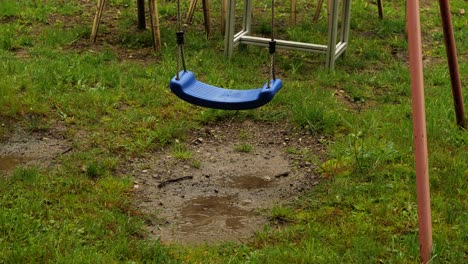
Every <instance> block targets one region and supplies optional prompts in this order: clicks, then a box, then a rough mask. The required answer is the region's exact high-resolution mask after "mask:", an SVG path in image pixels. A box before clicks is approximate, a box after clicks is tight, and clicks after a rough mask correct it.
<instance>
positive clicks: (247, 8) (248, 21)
mask: <svg viewBox="0 0 468 264" xmlns="http://www.w3.org/2000/svg"><path fill="white" fill-rule="evenodd" d="M251 29H252V0H245V5H244V22H243V24H242V30H244V31H247V32H250V31H251Z"/></svg>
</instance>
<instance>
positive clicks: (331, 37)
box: [224, 0, 351, 70]
mask: <svg viewBox="0 0 468 264" xmlns="http://www.w3.org/2000/svg"><path fill="white" fill-rule="evenodd" d="M341 1H342V2H343V9H342V12H341V17H342V18H341V27H340V30H338V20H339V2H340V0H331V6H330V10H331V11H330V17H329V18H328V41H327V45H320V44H312V43H305V42H297V41H287V40H280V39H276V43H277V44H276V45H277V47H278V48H283V49H292V50H301V51H308V52H317V53H322V54H325V55H326V67H327V68H328V69H329V70H333V69H334V67H335V61H336V60H337V59H338V57H340V56H341V55H342V54H344V52H345V51H346V48H347V47H348V39H349V25H350V18H351V0H341ZM235 8H236V0H229V2H228V6H227V21H226V34H225V44H224V46H225V51H224V52H225V55H226V56H227V57H231V56H232V54H233V49H234V46H236V45H239V44H247V45H257V46H265V47H268V45H269V41H270V40H269V39H268V38H262V37H255V36H252V35H251V33H252V30H251V24H252V0H244V12H243V16H242V17H243V23H242V30H241V31H239V32H237V33H235V29H234V24H235Z"/></svg>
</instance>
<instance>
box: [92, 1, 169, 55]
mask: <svg viewBox="0 0 468 264" xmlns="http://www.w3.org/2000/svg"><path fill="white" fill-rule="evenodd" d="M104 4H105V0H98V3H97V10H96V15H95V16H94V21H93V27H92V30H91V37H90V39H91V41H92V42H96V37H97V32H98V30H99V24H100V22H101V16H102V11H103V10H104ZM137 6H138V28H140V29H144V28H146V25H145V4H144V0H137ZM148 6H149V12H150V23H151V33H152V37H153V49H154V50H155V51H159V50H160V49H161V36H160V33H159V18H158V2H157V0H148Z"/></svg>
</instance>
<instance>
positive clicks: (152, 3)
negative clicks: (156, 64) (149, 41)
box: [148, 0, 161, 51]
mask: <svg viewBox="0 0 468 264" xmlns="http://www.w3.org/2000/svg"><path fill="white" fill-rule="evenodd" d="M148 3H149V9H150V17H151V33H152V36H153V49H154V51H159V50H160V49H161V35H160V33H159V17H158V2H157V0H148Z"/></svg>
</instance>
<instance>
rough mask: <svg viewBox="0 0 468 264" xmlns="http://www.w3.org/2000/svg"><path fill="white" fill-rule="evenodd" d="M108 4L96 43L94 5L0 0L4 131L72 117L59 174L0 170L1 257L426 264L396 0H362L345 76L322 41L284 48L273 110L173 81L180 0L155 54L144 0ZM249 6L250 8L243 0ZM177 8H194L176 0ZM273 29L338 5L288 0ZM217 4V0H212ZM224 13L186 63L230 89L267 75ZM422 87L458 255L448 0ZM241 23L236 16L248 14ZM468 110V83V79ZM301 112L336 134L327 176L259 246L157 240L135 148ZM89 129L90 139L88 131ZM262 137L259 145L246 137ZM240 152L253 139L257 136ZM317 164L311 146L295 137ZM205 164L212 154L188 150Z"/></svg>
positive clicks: (461, 50)
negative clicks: (141, 21) (142, 20)
mask: <svg viewBox="0 0 468 264" xmlns="http://www.w3.org/2000/svg"><path fill="white" fill-rule="evenodd" d="M109 2H110V3H109V4H108V5H106V9H105V11H104V14H103V20H104V21H105V23H104V24H103V26H102V27H101V31H100V32H99V34H98V42H97V44H92V43H90V42H89V41H88V38H89V33H90V31H91V29H90V28H91V24H92V19H93V16H94V12H95V7H94V5H95V3H94V2H89V1H61V0H50V1H38V0H34V1H30V0H28V1H24V0H23V1H13V0H0V121H1V123H2V127H1V129H0V135H2V136H6V135H8V134H9V133H11V131H12V130H11V128H8V127H5V128H4V127H3V124H6V125H7V126H8V125H9V124H15V125H18V126H22V127H26V128H28V129H29V130H32V131H34V130H36V131H39V130H47V129H48V128H51V127H53V126H54V125H56V124H58V123H59V124H62V125H63V126H64V127H66V137H67V138H68V139H69V140H71V141H72V142H73V148H74V151H73V154H71V155H67V156H64V157H62V158H61V159H60V160H59V163H60V166H58V167H57V168H55V169H52V170H44V169H40V168H18V169H16V170H15V171H14V172H13V173H12V175H10V176H6V175H4V176H2V177H0V262H1V263H38V262H58V263H73V262H76V263H118V262H123V263H177V262H186V263H380V262H383V263H416V262H418V261H419V244H418V243H419V242H418V219H417V205H416V195H415V190H416V188H415V173H414V156H413V150H414V149H413V142H412V138H413V136H412V112H411V89H410V78H409V70H408V54H407V42H406V33H405V6H404V2H402V1H384V12H385V15H384V19H382V20H380V19H379V18H378V13H377V7H376V6H375V5H374V4H373V3H372V2H370V1H363V0H356V1H353V3H352V22H351V30H350V44H349V47H348V49H347V51H346V54H345V57H344V58H342V59H339V60H338V61H337V65H336V70H335V72H328V71H327V70H326V69H324V67H323V65H324V62H325V58H324V57H323V56H322V55H318V54H306V53H304V52H296V51H284V50H280V51H278V54H277V68H278V76H279V77H280V78H281V79H283V81H284V88H283V89H282V90H281V91H280V93H279V94H278V95H277V96H276V97H275V99H274V100H273V101H272V102H271V103H269V104H268V105H266V106H265V107H263V108H260V109H256V110H250V111H241V112H229V111H221V110H209V109H202V108H199V107H195V106H191V105H188V104H187V103H185V102H183V101H181V100H179V99H177V98H176V97H175V96H174V95H172V94H171V93H170V91H169V90H168V88H167V85H168V82H169V80H170V78H171V77H172V76H173V75H174V74H175V72H176V44H175V39H174V35H173V34H174V32H175V30H176V23H175V22H174V18H175V14H176V9H175V8H176V3H175V2H174V1H168V2H160V3H159V4H160V6H159V10H160V21H161V29H162V30H161V32H162V42H163V49H162V51H161V52H159V53H151V52H150V51H151V35H150V32H149V31H142V32H137V31H136V30H135V28H136V15H135V9H136V7H135V1H128V0H113V1H109ZM237 2H238V7H237V8H238V9H239V12H238V14H240V13H241V10H242V5H241V4H242V3H241V2H242V1H237ZM182 4H183V6H182V8H183V10H186V8H187V7H188V6H187V5H188V3H186V2H185V1H183V2H182ZM268 5H269V4H266V2H259V3H255V6H254V17H253V25H254V27H253V32H254V34H256V35H258V36H262V35H268V34H269V33H270V32H271V27H270V25H269V24H268V23H267V22H268V21H269V18H268V16H265V15H266V14H267V13H268V8H269V6H268ZM277 5H278V8H277V17H276V21H277V25H276V28H277V37H278V38H283V39H290V40H296V41H311V42H316V43H318V44H325V43H326V28H327V27H326V14H325V13H326V11H325V10H326V8H324V9H323V10H322V16H321V19H320V20H319V21H318V22H317V23H316V24H314V23H312V22H311V19H312V17H311V14H313V12H314V11H315V8H316V6H315V5H316V3H311V2H307V1H303V0H300V1H298V8H297V9H298V10H299V13H298V23H297V25H295V26H290V25H288V20H289V2H277ZM450 5H451V9H452V14H453V17H452V18H453V25H454V33H455V40H456V41H457V45H458V54H459V63H460V73H461V76H462V86H466V80H467V79H466V76H467V74H466V73H467V72H468V71H467V45H468V44H467V43H468V42H467V41H466V39H467V35H468V32H467V30H468V27H467V26H466V15H464V14H462V12H461V10H462V9H464V8H465V9H466V2H464V1H462V0H454V1H451V2H450ZM212 8H213V10H219V8H220V4H219V3H218V2H213V3H212ZM218 13H219V12H212V15H213V23H214V24H213V29H214V31H215V32H214V33H213V35H212V36H211V37H210V38H209V39H206V37H205V35H204V34H203V33H202V30H203V29H202V28H203V27H202V20H203V17H202V14H201V12H196V13H195V17H194V23H193V25H191V26H190V27H189V28H188V31H187V34H186V56H187V65H188V67H189V69H191V70H193V71H194V72H196V74H197V77H198V78H199V79H201V80H203V81H205V82H207V83H210V84H213V85H216V86H221V87H232V88H238V87H257V86H261V85H262V84H263V83H265V82H266V80H267V79H268V77H269V73H268V69H269V54H268V52H267V51H266V50H265V49H264V48H259V47H248V48H247V49H244V50H243V51H239V50H236V52H235V55H234V57H233V58H232V59H231V60H230V61H229V62H228V61H226V60H224V57H223V38H222V37H221V36H220V35H219V34H218V33H217V32H216V31H217V30H219V27H220V24H221V23H220V17H219V14H218ZM421 22H422V32H423V47H424V51H423V55H424V65H425V89H426V90H425V95H426V111H427V130H428V138H427V139H428V146H429V163H430V164H429V165H430V169H429V175H430V183H431V199H432V204H431V205H432V223H433V237H434V249H433V259H432V262H433V263H464V262H466V260H467V252H468V248H467V245H468V213H467V212H468V199H467V197H468V196H467V193H468V186H467V182H468V181H467V176H468V165H467V164H468V162H467V161H468V148H467V144H468V133H467V132H466V131H464V130H461V129H458V128H457V127H456V126H455V118H454V110H453V103H452V97H451V92H450V82H449V73H448V70H447V63H446V58H445V51H444V46H443V33H442V27H441V20H440V17H439V13H438V6H437V2H425V3H422V8H421ZM237 23H238V22H237ZM463 96H464V102H465V106H467V105H468V103H467V102H468V99H467V98H468V94H467V93H466V89H463ZM244 119H255V120H266V121H272V122H284V121H285V120H288V121H290V122H291V123H293V124H295V125H296V126H297V127H299V128H301V129H303V130H304V131H307V132H309V133H311V134H315V135H317V136H320V138H321V141H322V142H323V143H324V144H326V145H327V147H328V156H327V160H326V161H324V162H323V163H322V164H319V169H318V170H317V173H318V174H320V176H321V178H322V180H321V182H320V184H318V185H317V186H316V187H315V188H313V190H311V191H309V192H307V193H306V194H304V195H303V196H302V197H301V198H300V199H298V200H297V201H296V202H294V203H293V204H291V205H288V206H278V207H274V208H273V209H272V210H271V212H270V213H269V214H270V216H271V219H272V220H273V221H272V222H271V223H270V224H269V225H266V226H265V228H264V230H262V231H261V232H258V233H257V234H256V235H255V237H254V238H253V240H252V241H250V242H245V243H225V244H222V245H206V246H199V247H181V246H175V245H172V246H171V245H162V244H161V243H160V242H159V241H153V240H150V239H149V238H147V237H146V236H145V233H144V229H143V225H144V221H145V220H146V217H147V216H145V215H142V214H141V213H140V212H138V211H136V209H135V208H134V207H133V206H132V202H131V201H132V200H131V199H132V192H131V189H132V186H133V184H132V180H131V179H130V178H129V177H126V176H122V175H121V173H118V167H119V166H120V165H122V164H123V162H124V161H125V160H126V159H127V158H130V157H136V156H140V155H143V154H145V153H148V152H151V151H155V150H159V149H165V150H167V149H168V148H169V151H170V149H172V151H173V154H174V155H175V156H177V157H178V158H180V159H190V158H191V153H190V152H188V151H187V150H186V149H185V148H184V147H183V146H184V145H183V144H184V140H185V138H186V133H187V132H188V131H190V130H191V129H195V128H197V127H199V126H203V125H206V124H212V123H215V122H219V121H221V120H244ZM83 135H86V136H83ZM249 146H250V145H249ZM239 151H244V152H249V151H250V149H248V148H247V145H244V146H243V145H240V147H239ZM289 152H291V153H292V154H294V155H304V158H307V159H311V160H313V161H314V162H317V161H318V159H317V158H315V156H314V155H312V154H311V153H309V150H302V149H301V150H298V149H290V150H289ZM192 164H193V166H194V167H198V168H199V167H200V166H201V165H202V164H201V162H200V161H196V160H192Z"/></svg>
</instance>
